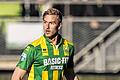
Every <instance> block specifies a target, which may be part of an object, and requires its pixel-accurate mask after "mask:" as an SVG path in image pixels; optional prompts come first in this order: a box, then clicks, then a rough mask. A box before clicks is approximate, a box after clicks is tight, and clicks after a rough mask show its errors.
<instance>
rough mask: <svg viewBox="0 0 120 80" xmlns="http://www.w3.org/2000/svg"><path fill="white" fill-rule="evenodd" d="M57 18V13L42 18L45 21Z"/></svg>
mask: <svg viewBox="0 0 120 80" xmlns="http://www.w3.org/2000/svg"><path fill="white" fill-rule="evenodd" d="M58 19H59V17H58V15H45V16H44V19H43V20H45V21H56V20H58Z"/></svg>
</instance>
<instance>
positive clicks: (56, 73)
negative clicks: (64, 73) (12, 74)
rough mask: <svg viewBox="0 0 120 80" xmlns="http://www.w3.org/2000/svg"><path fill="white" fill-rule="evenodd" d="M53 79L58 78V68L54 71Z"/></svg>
mask: <svg viewBox="0 0 120 80" xmlns="http://www.w3.org/2000/svg"><path fill="white" fill-rule="evenodd" d="M53 80H58V70H54V71H53Z"/></svg>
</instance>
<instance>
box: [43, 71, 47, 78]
mask: <svg viewBox="0 0 120 80" xmlns="http://www.w3.org/2000/svg"><path fill="white" fill-rule="evenodd" d="M42 80H48V71H42Z"/></svg>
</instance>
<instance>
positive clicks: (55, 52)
mask: <svg viewBox="0 0 120 80" xmlns="http://www.w3.org/2000/svg"><path fill="white" fill-rule="evenodd" d="M69 52H70V51H69V47H67V46H60V47H57V48H56V47H53V46H49V47H47V48H41V49H38V50H37V54H38V55H37V58H36V60H35V63H34V64H35V65H39V66H44V67H47V68H48V67H49V68H50V69H63V66H65V65H66V64H67V62H68V60H69V56H70V53H69Z"/></svg>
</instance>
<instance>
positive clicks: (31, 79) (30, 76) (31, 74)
mask: <svg viewBox="0 0 120 80" xmlns="http://www.w3.org/2000/svg"><path fill="white" fill-rule="evenodd" d="M28 80H34V64H33V65H32V67H31V70H30V73H29V77H28Z"/></svg>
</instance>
